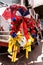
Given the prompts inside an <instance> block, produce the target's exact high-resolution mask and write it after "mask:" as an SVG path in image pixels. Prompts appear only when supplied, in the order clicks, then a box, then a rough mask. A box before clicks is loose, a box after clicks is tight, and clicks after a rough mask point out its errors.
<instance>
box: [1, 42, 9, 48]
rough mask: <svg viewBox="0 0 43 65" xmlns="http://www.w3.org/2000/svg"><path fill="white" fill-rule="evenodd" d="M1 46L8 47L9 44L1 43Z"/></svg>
mask: <svg viewBox="0 0 43 65" xmlns="http://www.w3.org/2000/svg"><path fill="white" fill-rule="evenodd" d="M0 46H4V47H8V43H7V42H0Z"/></svg>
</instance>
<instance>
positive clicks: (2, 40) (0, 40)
mask: <svg viewBox="0 0 43 65" xmlns="http://www.w3.org/2000/svg"><path fill="white" fill-rule="evenodd" d="M0 42H6V43H8V40H4V39H0Z"/></svg>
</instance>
